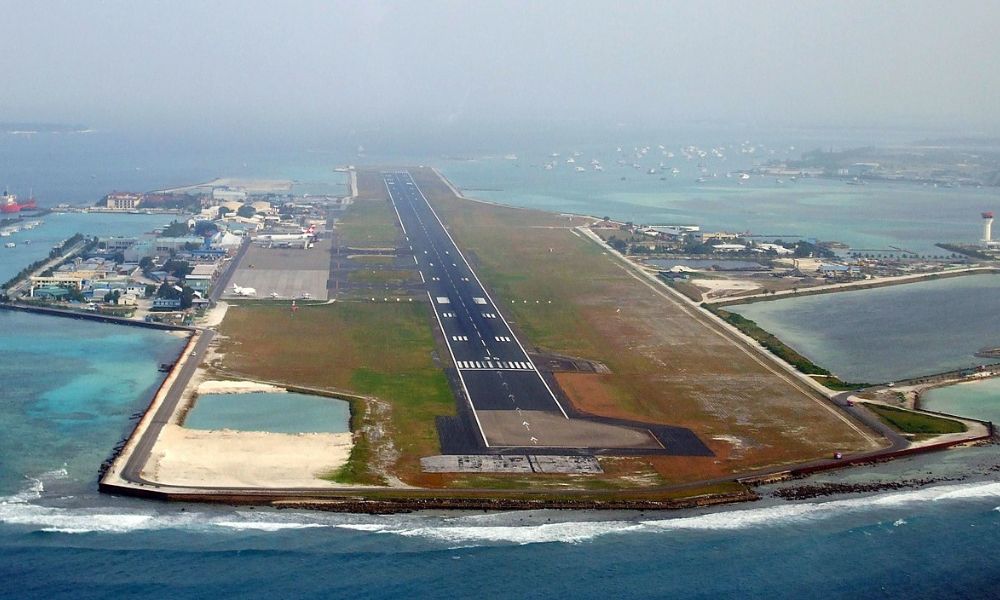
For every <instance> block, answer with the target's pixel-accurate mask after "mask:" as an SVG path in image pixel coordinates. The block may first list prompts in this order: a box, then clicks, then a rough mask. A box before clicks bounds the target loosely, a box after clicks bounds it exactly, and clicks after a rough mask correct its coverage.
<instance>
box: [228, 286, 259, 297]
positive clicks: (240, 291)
mask: <svg viewBox="0 0 1000 600" xmlns="http://www.w3.org/2000/svg"><path fill="white" fill-rule="evenodd" d="M233 295H234V296H243V297H252V296H256V295H257V290H256V289H254V288H252V287H240V286H239V285H237V284H235V283H234V284H233Z"/></svg>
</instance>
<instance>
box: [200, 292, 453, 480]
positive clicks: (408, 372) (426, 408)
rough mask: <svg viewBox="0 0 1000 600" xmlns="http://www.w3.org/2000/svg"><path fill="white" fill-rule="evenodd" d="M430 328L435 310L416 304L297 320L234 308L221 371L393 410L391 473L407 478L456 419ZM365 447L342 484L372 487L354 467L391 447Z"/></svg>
mask: <svg viewBox="0 0 1000 600" xmlns="http://www.w3.org/2000/svg"><path fill="white" fill-rule="evenodd" d="M430 323H431V315H430V308H429V307H428V306H427V305H426V304H424V303H416V302H414V303H405V304H394V303H393V304H386V303H378V304H375V303H346V302H344V303H335V304H329V305H315V306H303V307H301V308H300V309H299V310H298V312H296V313H294V315H293V313H292V312H291V311H290V310H289V309H288V307H287V306H278V305H270V306H268V305H256V304H254V305H251V304H246V305H242V306H234V307H231V308H230V309H229V312H228V313H227V315H226V319H225V321H224V322H223V324H222V327H221V330H220V333H221V334H222V335H223V336H225V339H224V341H223V343H222V346H221V348H220V352H222V353H223V354H224V359H223V368H224V369H228V370H231V371H233V372H238V373H239V374H242V375H245V376H248V377H253V378H258V379H265V380H269V381H281V382H287V383H290V384H296V385H302V386H310V387H319V388H324V389H329V390H339V391H342V392H349V393H354V394H361V395H365V396H372V397H375V398H378V399H379V400H382V401H384V402H385V403H386V404H387V405H388V406H390V409H389V416H388V420H387V425H386V427H387V429H388V431H386V434H387V436H386V439H391V440H392V443H393V445H394V446H395V450H396V451H398V453H399V458H398V460H397V461H396V464H394V465H392V466H393V471H394V473H395V474H396V475H398V476H400V477H403V478H407V477H413V476H414V475H415V474H417V473H419V458H420V457H421V456H427V455H430V454H437V453H438V440H437V432H436V429H435V428H434V417H436V416H438V415H452V414H454V413H455V406H454V400H453V398H452V395H451V390H450V388H449V387H448V381H447V379H446V378H445V375H444V373H443V372H442V371H441V369H440V368H439V367H438V366H437V365H436V364H435V363H434V360H433V357H432V354H433V351H434V339H433V336H432V334H431V327H430ZM369 409H370V407H369ZM361 441H362V444H360V446H361V447H360V449H359V450H358V452H357V454H359V456H358V457H357V460H355V461H352V463H351V464H349V465H348V469H347V470H346V471H345V472H342V473H341V474H340V480H344V478H345V477H347V478H348V479H351V480H353V481H361V482H368V481H370V474H368V473H366V472H365V469H363V468H361V467H360V466H359V465H358V464H357V463H358V462H364V459H365V458H367V457H364V456H361V454H363V453H369V452H370V453H375V454H377V453H378V450H379V449H378V448H377V446H378V445H379V444H384V443H385V441H386V440H385V439H364V440H361ZM369 446H372V448H371V449H370V450H369V448H368V447H369ZM348 475H349V477H348Z"/></svg>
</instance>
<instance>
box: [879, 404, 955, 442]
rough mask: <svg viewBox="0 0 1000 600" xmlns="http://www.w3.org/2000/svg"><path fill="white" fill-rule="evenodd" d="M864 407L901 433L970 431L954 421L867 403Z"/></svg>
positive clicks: (934, 433)
mask: <svg viewBox="0 0 1000 600" xmlns="http://www.w3.org/2000/svg"><path fill="white" fill-rule="evenodd" d="M864 405H865V408H867V409H868V410H870V411H872V412H873V413H875V414H876V415H878V417H879V418H880V419H882V421H883V422H885V423H886V424H887V425H889V426H890V427H892V428H893V429H895V430H896V431H898V432H900V433H908V434H918V435H920V434H929V435H941V434H944V433H962V432H964V431H968V427H966V426H965V424H964V423H962V422H960V421H955V420H954V419H945V418H943V417H935V416H934V415H927V414H924V413H918V412H914V411H912V410H905V409H902V408H895V407H892V406H885V405H883V404H873V403H871V402H865V403H864Z"/></svg>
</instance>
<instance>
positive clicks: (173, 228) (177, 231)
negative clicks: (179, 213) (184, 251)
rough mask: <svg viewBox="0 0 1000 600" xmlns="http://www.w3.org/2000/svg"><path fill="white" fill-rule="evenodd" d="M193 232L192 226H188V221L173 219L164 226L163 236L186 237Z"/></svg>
mask: <svg viewBox="0 0 1000 600" xmlns="http://www.w3.org/2000/svg"><path fill="white" fill-rule="evenodd" d="M189 233H191V228H190V227H188V225H187V223H182V222H180V221H171V222H170V224H169V225H167V226H166V227H164V228H163V234H162V235H163V237H184V236H186V235H188V234H189Z"/></svg>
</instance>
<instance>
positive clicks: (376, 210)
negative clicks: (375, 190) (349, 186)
mask: <svg viewBox="0 0 1000 600" xmlns="http://www.w3.org/2000/svg"><path fill="white" fill-rule="evenodd" d="M336 229H337V235H338V237H339V238H340V242H341V244H342V245H344V246H348V247H353V248H395V247H396V246H397V245H398V243H399V239H400V233H401V230H400V228H399V224H398V220H397V219H396V213H395V211H393V209H392V204H391V203H390V202H389V201H388V200H380V199H371V200H358V201H356V202H354V204H352V205H351V206H350V207H349V208H348V209H347V212H346V214H345V215H344V217H343V218H342V219H341V220H340V221H339V222H338V223H337V227H336Z"/></svg>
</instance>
